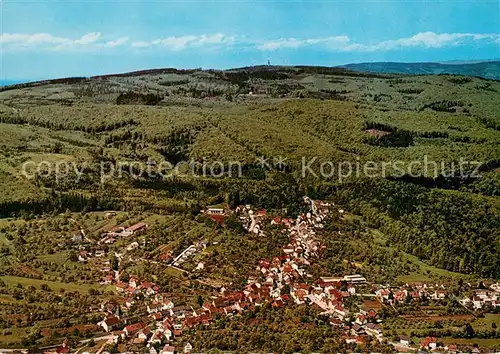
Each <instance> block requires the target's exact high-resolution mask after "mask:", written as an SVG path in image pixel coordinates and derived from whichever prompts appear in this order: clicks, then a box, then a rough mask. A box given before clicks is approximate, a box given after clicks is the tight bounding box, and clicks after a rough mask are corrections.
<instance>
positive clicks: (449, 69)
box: [344, 60, 500, 80]
mask: <svg viewBox="0 0 500 354" xmlns="http://www.w3.org/2000/svg"><path fill="white" fill-rule="evenodd" d="M344 67H345V68H348V69H351V70H357V71H365V72H373V73H395V74H408V75H436V74H455V75H464V76H477V77H483V78H486V79H493V80H500V60H495V61H484V62H473V63H395V62H377V63H359V64H347V65H345V66H344Z"/></svg>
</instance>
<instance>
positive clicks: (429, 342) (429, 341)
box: [420, 337, 437, 349]
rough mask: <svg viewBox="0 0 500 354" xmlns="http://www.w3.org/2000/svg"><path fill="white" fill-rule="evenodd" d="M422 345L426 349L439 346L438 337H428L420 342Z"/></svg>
mask: <svg viewBox="0 0 500 354" xmlns="http://www.w3.org/2000/svg"><path fill="white" fill-rule="evenodd" d="M420 347H422V348H425V349H436V347H437V338H436V337H427V338H425V339H424V340H422V342H421V343H420Z"/></svg>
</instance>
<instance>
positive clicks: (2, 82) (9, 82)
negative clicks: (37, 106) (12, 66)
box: [0, 80, 25, 86]
mask: <svg viewBox="0 0 500 354" xmlns="http://www.w3.org/2000/svg"><path fill="white" fill-rule="evenodd" d="M23 82H25V81H23V80H0V86H10V85H15V84H21V83H23Z"/></svg>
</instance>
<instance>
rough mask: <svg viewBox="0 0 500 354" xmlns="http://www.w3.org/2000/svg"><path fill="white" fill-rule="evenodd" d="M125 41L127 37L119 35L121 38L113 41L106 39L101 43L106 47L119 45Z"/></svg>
mask: <svg viewBox="0 0 500 354" xmlns="http://www.w3.org/2000/svg"><path fill="white" fill-rule="evenodd" d="M127 42H128V37H121V38H118V39H117V40H114V41H107V42H106V43H104V44H103V47H106V48H114V47H119V46H121V45H124V44H125V43H127Z"/></svg>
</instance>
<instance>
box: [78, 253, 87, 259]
mask: <svg viewBox="0 0 500 354" xmlns="http://www.w3.org/2000/svg"><path fill="white" fill-rule="evenodd" d="M86 260H87V252H86V251H84V250H81V251H80V252H78V261H80V262H85V261H86Z"/></svg>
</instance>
